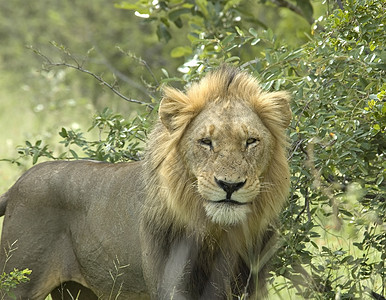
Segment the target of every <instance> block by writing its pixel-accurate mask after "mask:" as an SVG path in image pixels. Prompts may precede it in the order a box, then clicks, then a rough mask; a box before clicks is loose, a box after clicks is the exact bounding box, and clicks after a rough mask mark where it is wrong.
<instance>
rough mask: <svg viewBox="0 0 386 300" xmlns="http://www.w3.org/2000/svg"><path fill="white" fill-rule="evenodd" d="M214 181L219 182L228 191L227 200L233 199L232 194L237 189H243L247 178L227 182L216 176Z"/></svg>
mask: <svg viewBox="0 0 386 300" xmlns="http://www.w3.org/2000/svg"><path fill="white" fill-rule="evenodd" d="M214 181H215V182H216V183H217V185H218V186H219V187H221V188H222V189H223V190H224V191H225V192H226V193H227V197H226V198H227V200H230V199H231V195H232V194H233V193H234V192H236V191H237V190H239V189H241V188H242V187H243V186H244V184H245V182H246V180H244V181H241V182H226V181H223V180H219V179H217V178H216V177H215V178H214Z"/></svg>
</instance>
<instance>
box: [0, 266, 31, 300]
mask: <svg viewBox="0 0 386 300" xmlns="http://www.w3.org/2000/svg"><path fill="white" fill-rule="evenodd" d="M31 272H32V271H31V270H29V269H24V270H21V271H20V270H18V269H14V270H13V271H11V272H9V273H8V274H7V273H3V274H1V275H0V299H5V297H6V296H8V297H11V298H12V299H16V297H15V296H14V294H13V293H12V290H13V289H14V288H15V287H16V286H17V285H18V284H21V283H25V282H28V281H29V278H28V276H29V275H30V274H31Z"/></svg>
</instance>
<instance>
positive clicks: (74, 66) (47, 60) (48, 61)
mask: <svg viewBox="0 0 386 300" xmlns="http://www.w3.org/2000/svg"><path fill="white" fill-rule="evenodd" d="M32 50H33V51H34V52H35V53H36V54H38V55H39V56H40V57H42V58H43V59H44V60H45V63H46V65H48V66H49V67H66V68H71V69H75V70H78V71H80V72H82V73H86V74H88V75H90V76H92V77H94V78H95V79H96V80H97V81H99V82H100V83H101V84H102V85H104V86H107V87H108V88H109V89H110V90H111V91H112V92H113V93H114V94H116V95H117V96H119V97H120V98H122V99H123V100H125V101H127V102H131V103H135V104H141V105H145V106H147V107H148V108H150V109H151V110H153V109H154V107H153V105H151V104H149V103H146V102H143V101H140V100H136V99H132V98H128V97H126V96H125V95H123V94H122V93H121V92H119V91H118V90H117V89H116V88H115V87H114V85H112V84H110V83H108V82H107V81H105V80H104V79H103V78H102V77H101V76H99V75H97V74H95V73H93V72H91V71H89V70H87V69H85V68H83V67H82V65H81V64H79V63H78V61H77V60H76V59H75V58H74V57H73V56H71V55H70V54H69V53H66V54H67V55H68V56H69V57H71V59H72V60H73V61H74V62H75V64H69V63H66V62H60V63H57V62H53V61H51V59H50V58H48V57H47V56H46V55H44V54H43V53H41V52H40V51H38V50H36V49H33V48H32Z"/></svg>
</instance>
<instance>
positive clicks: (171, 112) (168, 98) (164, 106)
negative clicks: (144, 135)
mask: <svg viewBox="0 0 386 300" xmlns="http://www.w3.org/2000/svg"><path fill="white" fill-rule="evenodd" d="M189 102H190V101H189V98H188V97H187V96H186V95H185V94H184V93H183V92H181V91H179V90H176V89H173V88H169V87H166V88H165V89H164V97H163V98H162V101H161V104H160V107H159V112H158V114H159V117H160V119H161V122H162V124H163V125H164V126H165V127H166V129H167V130H168V131H169V132H170V133H171V132H173V131H175V130H176V129H177V128H179V127H180V126H181V125H182V124H181V123H182V121H183V120H182V119H183V115H185V114H186V113H187V112H188V111H189V110H190V109H189V106H190V103H189Z"/></svg>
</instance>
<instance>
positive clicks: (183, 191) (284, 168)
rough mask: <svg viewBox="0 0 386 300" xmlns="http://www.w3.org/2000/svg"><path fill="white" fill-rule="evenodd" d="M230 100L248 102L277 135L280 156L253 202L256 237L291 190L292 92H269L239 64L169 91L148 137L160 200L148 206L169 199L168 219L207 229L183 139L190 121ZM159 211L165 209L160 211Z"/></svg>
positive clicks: (151, 181)
mask: <svg viewBox="0 0 386 300" xmlns="http://www.w3.org/2000/svg"><path fill="white" fill-rule="evenodd" d="M227 101H244V102H247V103H248V104H249V106H250V107H252V108H253V109H254V110H255V112H256V113H257V114H258V116H259V117H260V119H261V120H262V122H263V123H264V125H265V126H266V127H267V128H268V129H269V131H270V132H271V134H272V135H273V137H274V149H273V153H275V155H273V157H272V161H271V162H270V167H269V168H268V170H267V172H266V173H265V174H263V178H262V182H263V185H264V186H266V187H267V188H264V189H263V191H262V193H261V194H260V195H259V197H260V198H261V199H260V200H259V201H255V202H254V209H253V212H254V213H253V216H251V217H250V218H249V220H250V222H251V223H250V224H249V227H250V229H249V230H250V231H251V234H252V235H253V232H255V231H256V230H257V231H259V228H264V227H266V226H265V225H266V224H267V223H270V222H272V221H273V220H274V219H275V218H276V217H277V215H278V213H279V212H280V210H281V208H282V205H283V203H284V202H285V199H286V196H287V194H288V190H289V169H288V163H287V158H286V146H287V138H286V135H285V128H286V127H287V126H288V124H289V122H290V118H291V111H290V108H289V100H288V95H287V93H285V92H274V93H268V92H265V91H263V90H262V89H261V88H260V86H259V84H258V82H257V80H256V79H255V78H254V77H252V76H251V75H249V74H247V73H246V72H242V71H239V70H237V69H235V68H231V67H222V68H219V69H218V70H216V71H213V72H211V73H209V74H208V75H206V76H205V77H204V78H203V79H201V81H199V82H196V83H193V84H192V85H191V86H190V87H189V88H188V89H187V90H186V93H183V92H181V91H179V90H176V89H174V88H170V87H167V88H165V89H164V97H163V99H162V104H161V107H160V120H159V121H158V123H157V124H156V126H155V128H154V130H153V131H152V133H151V134H150V136H149V142H148V151H147V154H146V159H145V161H146V164H147V166H146V167H145V169H146V170H147V177H148V181H147V184H148V187H147V190H148V193H149V194H148V197H149V198H150V199H160V200H159V201H158V203H157V204H154V203H151V204H148V205H159V206H160V207H162V206H164V205H165V203H164V200H165V202H166V205H167V206H168V208H169V209H170V210H167V209H166V210H165V213H166V214H168V215H169V216H168V217H169V221H171V220H170V218H171V217H172V218H173V219H174V220H175V221H177V224H180V225H181V226H182V227H183V228H186V226H188V228H190V229H191V230H192V231H195V232H197V230H198V228H197V225H198V224H201V225H202V226H203V227H204V228H205V227H206V226H208V224H207V223H206V222H205V221H203V215H202V207H201V205H199V201H198V200H197V198H198V196H197V194H196V192H195V191H194V189H193V186H194V181H195V179H194V178H192V176H191V174H190V173H189V170H187V169H186V167H185V166H184V160H183V154H182V153H180V149H179V142H180V140H181V138H182V136H183V135H184V133H185V131H186V129H187V127H188V126H189V124H190V122H191V121H192V120H193V118H194V117H196V116H197V115H198V114H199V113H200V112H201V111H202V110H203V109H204V107H205V106H206V105H207V104H208V103H212V102H215V103H217V104H219V105H220V104H222V103H224V104H225V103H226V102H227ZM166 119H167V120H166ZM161 187H162V188H161ZM196 197H197V198H196ZM162 198H164V199H162ZM161 199H162V200H161ZM160 211H163V210H162V209H161V210H159V211H158V213H159V212H160ZM170 212H172V214H171V215H170ZM166 219H168V218H166ZM256 222H257V223H258V224H256ZM204 231H207V229H204Z"/></svg>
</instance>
